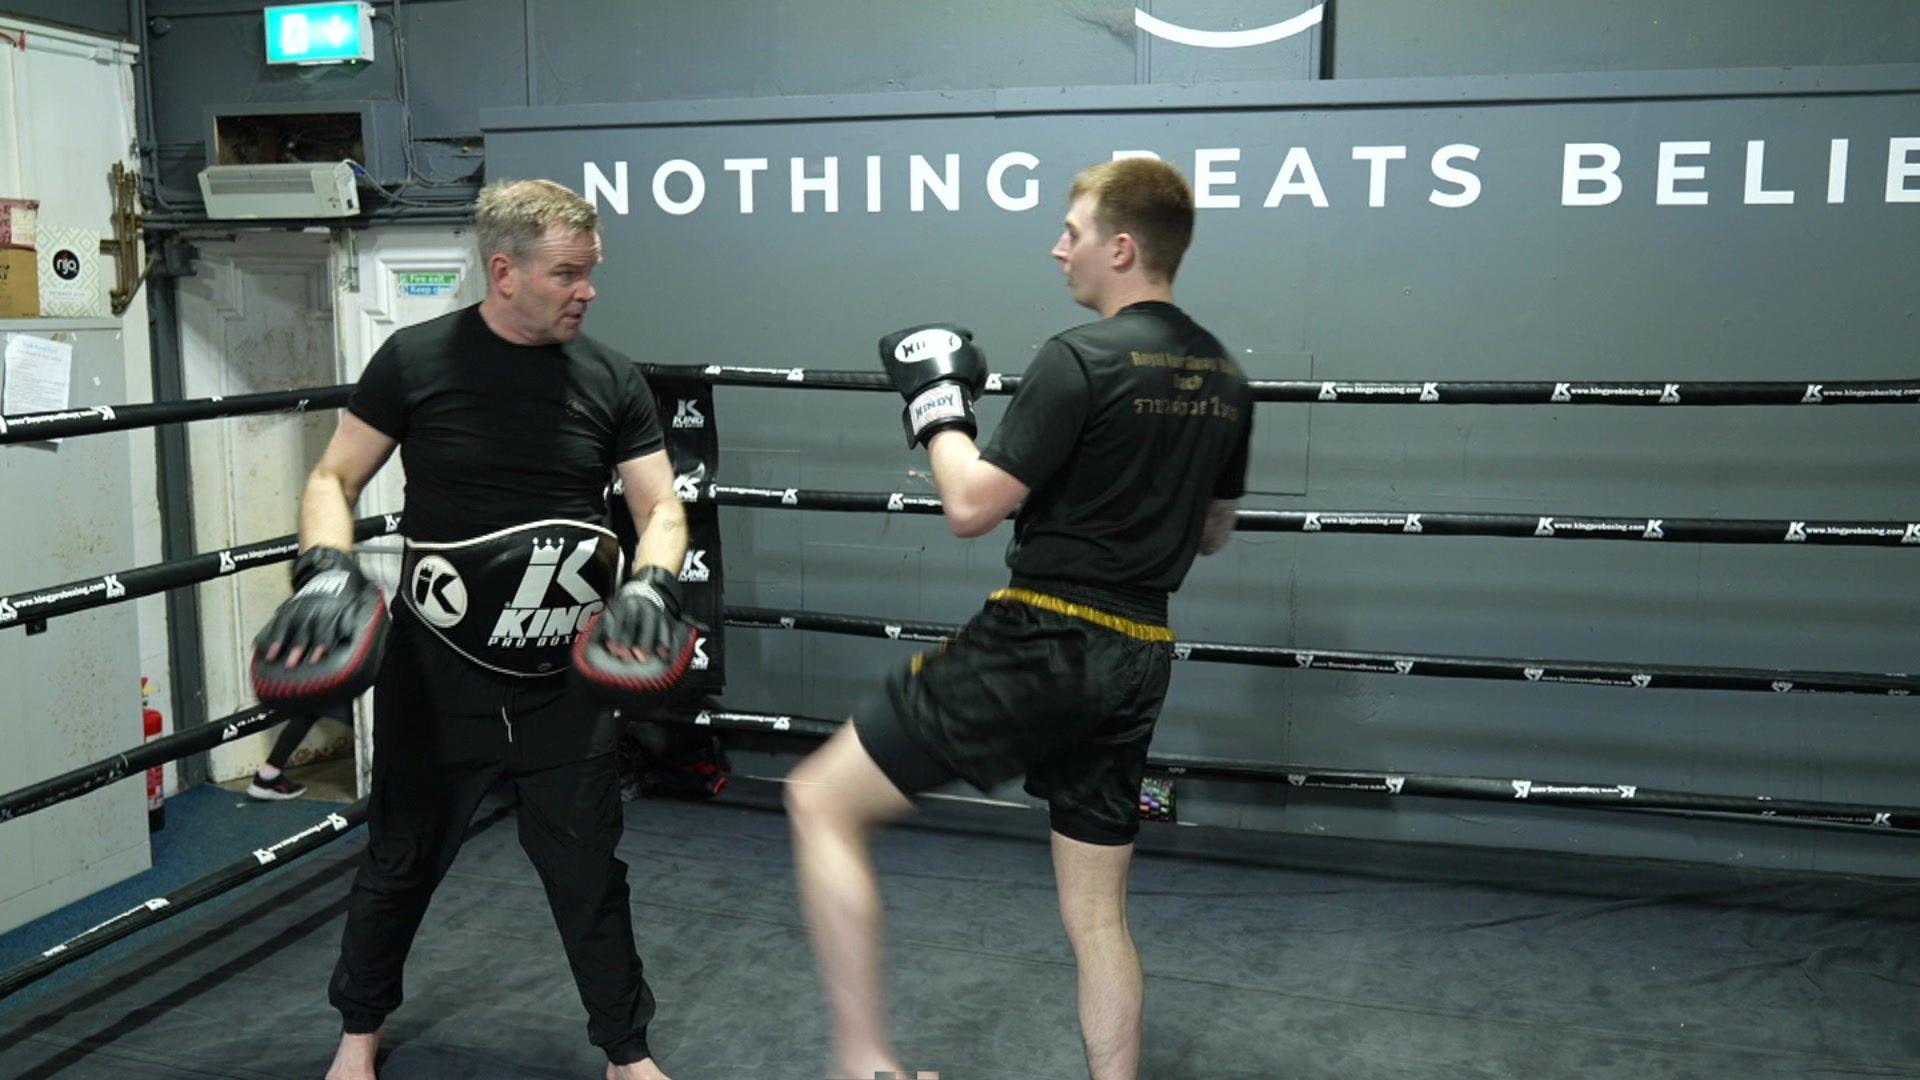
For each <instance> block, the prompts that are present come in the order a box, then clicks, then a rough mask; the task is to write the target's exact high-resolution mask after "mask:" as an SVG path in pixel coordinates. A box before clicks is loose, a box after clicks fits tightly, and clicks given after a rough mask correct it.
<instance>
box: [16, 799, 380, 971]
mask: <svg viewBox="0 0 1920 1080" xmlns="http://www.w3.org/2000/svg"><path fill="white" fill-rule="evenodd" d="M366 819H367V800H365V799H361V800H360V801H359V802H357V803H354V804H353V805H352V806H349V807H346V808H345V809H342V810H339V811H337V812H335V813H331V814H328V815H327V816H326V817H324V818H322V819H321V820H319V821H318V822H315V823H314V824H312V825H309V826H307V827H306V828H305V829H302V830H301V831H299V832H297V833H294V834H293V835H292V836H289V837H287V838H286V839H285V840H282V841H280V842H279V843H276V844H272V845H269V846H267V847H263V848H259V849H256V850H255V851H254V852H253V853H252V854H251V855H248V856H246V857H245V858H243V859H239V860H237V861H235V862H232V863H229V864H227V865H226V866H225V867H222V868H221V869H219V870H216V871H214V872H213V873H211V874H208V875H207V876H206V877H203V878H200V879H198V880H197V881H192V882H188V883H187V884H185V885H182V886H181V887H179V888H178V889H175V890H174V891H172V892H170V893H167V894H166V895H164V896H156V897H154V898H153V899H151V900H148V901H146V902H144V903H142V904H140V905H139V906H138V907H134V908H131V909H129V910H127V911H124V912H121V913H120V914H118V915H115V916H114V917H113V918H111V919H108V920H107V921H106V922H103V923H101V924H100V925H98V926H95V927H93V928H92V929H90V930H86V931H83V932H82V933H80V934H77V935H75V936H73V937H70V938H68V939H67V940H65V941H63V942H61V943H60V944H58V945H55V946H54V947H53V948H51V949H48V950H47V951H45V952H43V953H41V954H40V955H39V956H36V957H34V958H32V959H30V960H27V961H25V962H23V963H19V964H15V965H14V966H13V967H11V968H8V969H7V970H6V971H4V972H0V1000H4V999H6V998H7V997H8V996H10V995H11V994H13V992H14V991H16V990H19V989H20V988H21V987H24V986H26V985H28V984H29V983H32V982H34V981H36V980H38V979H42V978H45V977H46V976H48V975H51V974H53V973H54V972H55V971H58V970H60V969H61V968H63V967H66V966H67V965H68V964H71V963H73V962H74V961H75V960H78V959H80V958H81V957H83V956H87V955H89V954H91V953H95V952H98V951H100V950H101V949H103V948H106V947H107V946H108V945H111V944H113V943H114V942H116V941H119V940H120V939H121V938H124V937H126V936H128V935H129V934H133V933H137V932H139V931H141V930H145V929H146V928H147V927H149V926H152V925H154V924H155V923H158V922H164V921H166V920H167V919H171V918H173V917H174V916H175V915H178V914H180V913H181V912H183V911H186V910H187V909H188V908H192V907H196V906H198V905H200V904H203V903H205V902H206V901H208V900H211V899H213V898H214V897H216V896H219V895H221V894H222V893H226V892H230V891H232V890H233V889H235V888H238V887H239V886H241V885H244V884H246V883H247V882H249V881H252V880H253V879H254V878H257V877H259V876H260V875H262V874H264V873H266V872H267V871H269V870H272V869H274V868H276V867H279V866H284V865H285V864H287V863H289V862H292V861H293V860H295V859H298V858H299V857H301V856H302V855H306V854H309V853H311V852H313V851H317V850H318V849H320V848H321V847H323V846H325V845H326V844H328V843H329V842H331V841H333V840H337V839H339V838H340V837H341V836H344V835H346V833H347V832H348V831H349V830H351V829H352V828H353V827H354V826H356V825H359V824H360V823H361V822H363V821H365V820H366Z"/></svg>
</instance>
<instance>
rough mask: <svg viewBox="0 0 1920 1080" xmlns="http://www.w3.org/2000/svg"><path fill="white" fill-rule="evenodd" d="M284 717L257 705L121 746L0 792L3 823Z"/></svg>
mask: <svg viewBox="0 0 1920 1080" xmlns="http://www.w3.org/2000/svg"><path fill="white" fill-rule="evenodd" d="M286 719H287V716H286V714H285V713H282V712H279V711H277V710H275V709H270V708H267V707H266V706H264V705H256V706H254V707H253V708H251V709H242V710H240V711H239V712H237V713H234V714H232V715H231V716H223V717H221V718H220V719H218V720H213V721H210V722H208V723H205V724H200V725H197V726H195V727H191V728H188V729H187V730H185V731H179V732H175V733H174V734H172V735H168V736H165V737H163V738H159V739H155V740H153V741H152V742H150V743H143V744H142V745H140V746H136V747H134V748H133V749H131V750H122V751H120V752H119V753H117V754H115V755H113V756H112V757H110V758H106V759H104V760H101V761H96V762H93V763H92V764H89V765H82V766H80V767H79V768H77V769H71V770H69V771H67V772H64V773H61V774H60V775H59V776H56V777H53V778H52V779H50V780H42V781H40V782H39V783H35V784H28V785H27V786H26V787H23V788H20V789H19V790H17V791H9V792H7V793H6V794H4V795H0V821H11V820H12V819H14V818H17V817H25V816H26V815H28V814H31V813H33V812H34V811H36V810H45V809H46V808H47V807H49V806H54V805H57V804H59V803H63V802H66V801H67V800H68V799H77V798H79V797H80V796H82V795H85V794H86V793H87V792H89V791H94V790H96V789H98V788H103V787H106V786H107V785H108V784H111V783H113V782H115V781H117V780H122V779H125V778H126V777H129V776H138V775H140V774H141V773H142V772H143V771H145V770H147V769H149V768H152V767H153V766H155V765H165V764H166V763H167V762H169V761H178V760H180V759H181V758H183V757H186V756H187V755H188V754H197V753H199V752H201V751H202V750H209V749H212V748H213V747H216V746H219V745H220V744H221V743H229V742H232V741H233V740H235V739H238V738H240V737H241V736H242V735H251V734H253V733H254V732H256V731H265V730H267V729H268V728H270V727H273V726H274V725H275V724H278V723H280V722H282V721H284V720H286Z"/></svg>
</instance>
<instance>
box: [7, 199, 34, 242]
mask: <svg viewBox="0 0 1920 1080" xmlns="http://www.w3.org/2000/svg"><path fill="white" fill-rule="evenodd" d="M39 221H40V201H39V200H38V199H0V248H30V247H38V246H39V243H38V240H37V233H38V231H39Z"/></svg>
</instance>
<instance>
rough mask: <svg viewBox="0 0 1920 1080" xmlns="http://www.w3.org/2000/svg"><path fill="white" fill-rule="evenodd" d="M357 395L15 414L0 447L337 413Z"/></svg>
mask: <svg viewBox="0 0 1920 1080" xmlns="http://www.w3.org/2000/svg"><path fill="white" fill-rule="evenodd" d="M352 392H353V387H351V386H318V387H312V388H310V389H306V390H275V391H272V392H270V393H264V394H242V395H239V396H237V397H229V398H219V397H213V398H194V399H192V400H189V401H161V402H153V403H152V404H146V405H94V406H90V407H88V408H84V409H60V410H57V411H54V412H32V413H15V414H14V415H12V416H0V446H5V445H6V444H8V443H24V442H37V441H40V440H42V439H64V438H70V437H72V436H76V435H98V434H101V433H102V432H108V431H124V430H126V429H128V428H144V427H159V426H161V425H163V424H184V423H188V422H190V421H194V420H211V419H214V418H215V417H221V416H251V415H255V414H258V413H276V412H306V411H308V410H310V409H337V408H339V407H340V406H342V405H345V404H346V403H347V395H348V394H350V393H352Z"/></svg>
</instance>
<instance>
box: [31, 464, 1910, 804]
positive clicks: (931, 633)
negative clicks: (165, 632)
mask: <svg viewBox="0 0 1920 1080" xmlns="http://www.w3.org/2000/svg"><path fill="white" fill-rule="evenodd" d="M719 490H720V491H721V492H722V493H723V494H724V493H726V492H728V491H743V490H748V491H750V490H762V491H763V494H764V495H767V496H775V497H778V496H782V495H784V494H785V493H781V492H774V491H772V490H771V489H728V488H720V489H719ZM823 494H824V495H827V496H831V497H832V498H829V499H826V500H823V501H824V502H826V503H828V504H829V505H828V506H825V507H822V508H831V509H874V508H884V506H885V505H887V503H888V501H889V500H892V499H896V498H898V499H901V500H903V501H904V500H908V499H912V500H918V501H919V502H923V503H924V502H932V503H933V505H934V506H935V507H936V508H937V507H938V502H937V500H931V499H928V498H927V497H926V496H917V495H916V496H894V495H875V494H867V493H848V492H839V493H836V492H826V493H819V492H812V493H796V501H800V500H801V499H802V498H803V497H805V498H811V497H812V496H815V495H823ZM843 496H844V497H846V499H847V500H850V501H853V502H857V503H859V504H861V505H859V506H849V505H843V504H842V502H841V499H840V497H843ZM722 505H728V503H726V502H725V501H724V500H723V502H722ZM736 505H762V503H761V502H759V501H755V502H751V503H742V504H736ZM781 505H786V506H788V507H789V508H793V507H794V506H795V504H794V503H783V504H781ZM801 508H803V509H804V508H807V507H804V506H802V507H801ZM400 521H401V515H400V514H380V515H375V516H372V517H365V518H361V519H359V520H358V521H356V522H354V534H355V536H356V537H357V538H358V539H360V540H367V539H371V538H375V537H381V536H388V535H391V534H393V533H395V532H397V531H398V529H399V526H400ZM1817 524H1818V523H1813V524H1810V525H1809V526H1808V527H1809V529H1811V528H1813V527H1814V526H1815V525H1817ZM296 546H297V542H296V540H295V538H293V537H291V536H282V537H276V538H274V539H272V540H262V541H258V542H256V543H252V544H246V545H242V546H240V547H233V548H226V549H223V550H220V551H212V552H205V553H201V554H196V555H190V556H188V557H186V558H184V559H179V560H176V561H173V562H164V563H155V564H153V565H150V566H142V567H135V568H133V569H130V570H122V571H119V572H118V573H114V574H106V575H103V576H102V577H100V578H83V579H81V580H80V581H77V582H69V583H67V584H64V585H54V586H50V587H48V588H44V589H34V590H29V591H27V592H21V593H14V594H12V595H8V596H0V626H6V625H11V624H13V623H15V622H25V621H44V620H46V619H50V618H54V617H56V616H60V615H70V614H73V613H75V612H79V611H86V610H89V609H92V608H97V607H105V606H107V605H109V604H117V603H121V602H123V601H126V600H131V599H134V598H136V597H139V596H145V595H147V594H149V593H153V592H158V591H161V590H164V589H170V588H177V587H180V586H183V585H193V584H197V583H199V582H203V581H210V580H212V579H214V578H216V577H221V576H224V575H226V574H228V573H233V572H236V571H238V570H242V569H247V568H250V567H254V566H265V565H269V564H271V563H278V562H286V561H287V560H289V559H291V558H292V557H293V554H294V549H295V547H296ZM109 583H112V584H109ZM9 611H11V612H12V613H11V614H9ZM726 621H727V623H728V625H737V626H743V627H754V628H762V629H788V630H792V629H800V630H821V631H826V632H829V633H839V634H851V635H856V636H862V637H885V638H893V639H898V640H907V641H941V640H944V639H946V638H947V637H950V636H952V634H953V633H955V632H956V631H957V630H958V629H959V628H958V627H957V626H955V625H952V624H948V623H932V622H911V621H907V620H891V619H884V618H871V617H866V616H857V615H836V614H833V613H830V612H806V611H799V612H787V611H776V610H773V609H770V608H758V607H752V606H740V605H729V606H728V607H727V608H726ZM1174 656H1175V658H1176V659H1179V660H1191V661H1199V662H1203V663H1204V662H1211V663H1223V664H1239V665H1244V666H1250V667H1278V668H1293V669H1309V670H1323V671H1352V672H1362V673H1375V674H1385V675H1413V676H1425V677H1436V678H1455V679H1487V680H1493V681H1506V682H1515V681H1525V682H1541V683H1577V684H1583V685H1591V686H1618V687H1628V688H1633V689H1694V690H1735V691H1768V692H1773V693H1799V694H1818V693H1824V694H1873V695H1879V696H1886V697H1907V696H1911V695H1912V694H1913V693H1914V691H1915V690H1920V677H1916V676H1912V675H1907V674H1905V673H1901V672H1888V673H1873V672H1851V671H1811V670H1800V669H1773V668H1739V667H1714V666H1696V665H1686V664H1619V663H1607V662H1603V661H1591V660H1550V659H1537V658H1530V657H1495V656H1446V655H1430V654H1422V653H1391V652H1361V651H1353V650H1339V649H1314V648H1300V647H1289V646H1273V645H1252V644H1239V643H1229V642H1203V641H1194V642H1177V643H1176V644H1175V645H1174ZM241 715H242V714H239V713H236V714H234V716H232V717H227V718H225V719H223V720H220V721H216V723H222V724H224V723H227V722H228V721H232V720H235V719H236V718H238V717H240V716H241ZM154 745H156V746H157V745H159V744H158V743H156V744H154ZM168 760H171V759H168ZM7 798H10V796H7V797H0V821H4V820H6V818H7V813H6V808H7V806H8V805H9V804H8V803H7V801H6V799H7Z"/></svg>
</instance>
